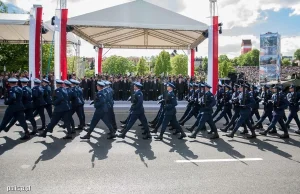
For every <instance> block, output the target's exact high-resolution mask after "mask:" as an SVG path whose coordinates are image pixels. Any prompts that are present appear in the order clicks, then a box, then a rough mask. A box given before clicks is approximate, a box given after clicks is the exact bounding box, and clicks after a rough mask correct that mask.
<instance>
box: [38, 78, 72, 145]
mask: <svg viewBox="0 0 300 194" xmlns="http://www.w3.org/2000/svg"><path fill="white" fill-rule="evenodd" d="M63 84H64V82H63V81H62V80H59V79H58V80H56V87H57V89H56V90H55V95H54V100H53V105H54V111H53V116H52V118H51V121H50V123H49V124H48V125H47V127H46V129H45V130H44V131H43V132H42V133H41V134H40V135H39V136H40V137H44V138H45V137H46V135H47V132H49V133H52V132H53V128H54V127H55V125H57V123H58V122H59V121H60V120H61V119H63V121H64V124H65V127H66V128H67V134H66V136H65V137H63V139H72V135H71V134H72V130H71V127H70V114H69V111H70V105H69V101H68V100H69V96H68V92H67V90H66V89H65V88H63Z"/></svg>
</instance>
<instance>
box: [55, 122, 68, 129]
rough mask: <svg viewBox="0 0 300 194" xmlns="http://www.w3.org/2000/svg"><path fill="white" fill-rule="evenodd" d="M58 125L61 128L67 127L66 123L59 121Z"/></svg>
mask: <svg viewBox="0 0 300 194" xmlns="http://www.w3.org/2000/svg"><path fill="white" fill-rule="evenodd" d="M57 125H58V126H59V127H60V128H63V129H65V128H66V127H65V124H61V123H58V124H57Z"/></svg>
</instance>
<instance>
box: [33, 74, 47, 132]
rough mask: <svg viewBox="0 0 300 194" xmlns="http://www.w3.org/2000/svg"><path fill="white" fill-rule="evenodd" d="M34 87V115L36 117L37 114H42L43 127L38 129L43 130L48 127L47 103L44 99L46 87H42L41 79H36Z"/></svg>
mask: <svg viewBox="0 0 300 194" xmlns="http://www.w3.org/2000/svg"><path fill="white" fill-rule="evenodd" d="M33 82H34V87H33V88H32V100H33V109H34V113H33V116H34V117H36V116H37V115H39V116H40V118H41V121H42V127H41V128H39V129H38V130H39V131H40V130H43V129H45V127H46V120H45V113H44V106H45V105H46V102H45V99H44V89H43V88H42V87H41V80H39V79H34V81H33Z"/></svg>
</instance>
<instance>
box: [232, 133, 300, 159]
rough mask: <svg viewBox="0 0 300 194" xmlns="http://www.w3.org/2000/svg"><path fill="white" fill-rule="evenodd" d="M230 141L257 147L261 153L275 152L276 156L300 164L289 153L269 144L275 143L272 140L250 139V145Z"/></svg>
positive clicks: (234, 140)
mask: <svg viewBox="0 0 300 194" xmlns="http://www.w3.org/2000/svg"><path fill="white" fill-rule="evenodd" d="M230 141H232V142H238V143H242V144H246V145H251V146H254V147H257V148H258V149H259V150H261V151H266V150H267V151H270V152H273V153H274V154H277V155H279V156H281V157H284V158H286V159H289V160H292V161H294V162H297V163H300V162H299V161H296V160H293V159H292V157H293V156H292V155H290V154H289V153H287V152H284V151H282V150H280V149H278V147H277V146H274V145H272V144H270V143H267V141H270V142H272V141H273V140H270V139H266V140H264V141H262V140H260V139H258V138H256V139H250V140H249V143H247V142H242V141H238V140H236V139H233V140H230ZM274 142H275V141H274Z"/></svg>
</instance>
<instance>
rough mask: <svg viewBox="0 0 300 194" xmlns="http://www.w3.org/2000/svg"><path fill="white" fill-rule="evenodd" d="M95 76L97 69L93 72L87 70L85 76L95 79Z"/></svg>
mask: <svg viewBox="0 0 300 194" xmlns="http://www.w3.org/2000/svg"><path fill="white" fill-rule="evenodd" d="M94 75H95V69H93V70H90V69H87V70H85V76H86V77H94Z"/></svg>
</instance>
